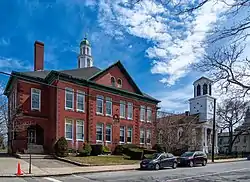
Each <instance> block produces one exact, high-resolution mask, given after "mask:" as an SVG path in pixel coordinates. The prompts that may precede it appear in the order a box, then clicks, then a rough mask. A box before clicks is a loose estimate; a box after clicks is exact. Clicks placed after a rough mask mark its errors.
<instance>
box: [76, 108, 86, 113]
mask: <svg viewBox="0 0 250 182" xmlns="http://www.w3.org/2000/svg"><path fill="white" fill-rule="evenodd" d="M76 111H77V112H81V113H85V112H84V110H78V109H77V110H76Z"/></svg>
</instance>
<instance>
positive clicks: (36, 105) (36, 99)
mask: <svg viewBox="0 0 250 182" xmlns="http://www.w3.org/2000/svg"><path fill="white" fill-rule="evenodd" d="M14 96H15V95H14V94H13V97H14ZM31 99H32V101H31V108H32V109H40V90H39V89H32V93H31ZM12 102H14V98H13V99H12ZM14 105H15V103H13V106H14Z"/></svg>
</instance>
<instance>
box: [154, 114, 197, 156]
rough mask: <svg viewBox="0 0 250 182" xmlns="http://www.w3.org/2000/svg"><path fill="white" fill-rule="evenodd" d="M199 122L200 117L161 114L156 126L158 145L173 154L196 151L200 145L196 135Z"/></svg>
mask: <svg viewBox="0 0 250 182" xmlns="http://www.w3.org/2000/svg"><path fill="white" fill-rule="evenodd" d="M198 120H199V119H198V115H193V116H187V115H185V114H165V113H163V114H162V113H161V114H160V116H159V117H158V119H157V126H156V131H157V134H158V136H157V138H158V143H160V144H162V145H163V146H164V147H165V148H166V149H167V151H168V152H172V153H176V152H177V153H181V152H183V151H186V150H188V149H191V148H192V149H193V150H195V149H196V148H197V147H198V146H199V145H200V144H199V142H198V141H196V133H195V128H196V127H197V125H198V122H197V121H198Z"/></svg>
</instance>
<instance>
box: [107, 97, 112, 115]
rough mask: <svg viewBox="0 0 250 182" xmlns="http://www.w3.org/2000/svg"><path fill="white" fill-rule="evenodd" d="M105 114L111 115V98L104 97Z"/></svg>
mask: <svg viewBox="0 0 250 182" xmlns="http://www.w3.org/2000/svg"><path fill="white" fill-rule="evenodd" d="M106 115H107V116H112V98H110V97H106Z"/></svg>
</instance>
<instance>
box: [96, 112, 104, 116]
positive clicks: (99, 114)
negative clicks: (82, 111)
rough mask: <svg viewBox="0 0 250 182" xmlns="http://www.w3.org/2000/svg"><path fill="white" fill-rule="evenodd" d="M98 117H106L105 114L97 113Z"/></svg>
mask: <svg viewBox="0 0 250 182" xmlns="http://www.w3.org/2000/svg"><path fill="white" fill-rule="evenodd" d="M96 115H98V116H104V114H103V113H99V112H97V113H96Z"/></svg>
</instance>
